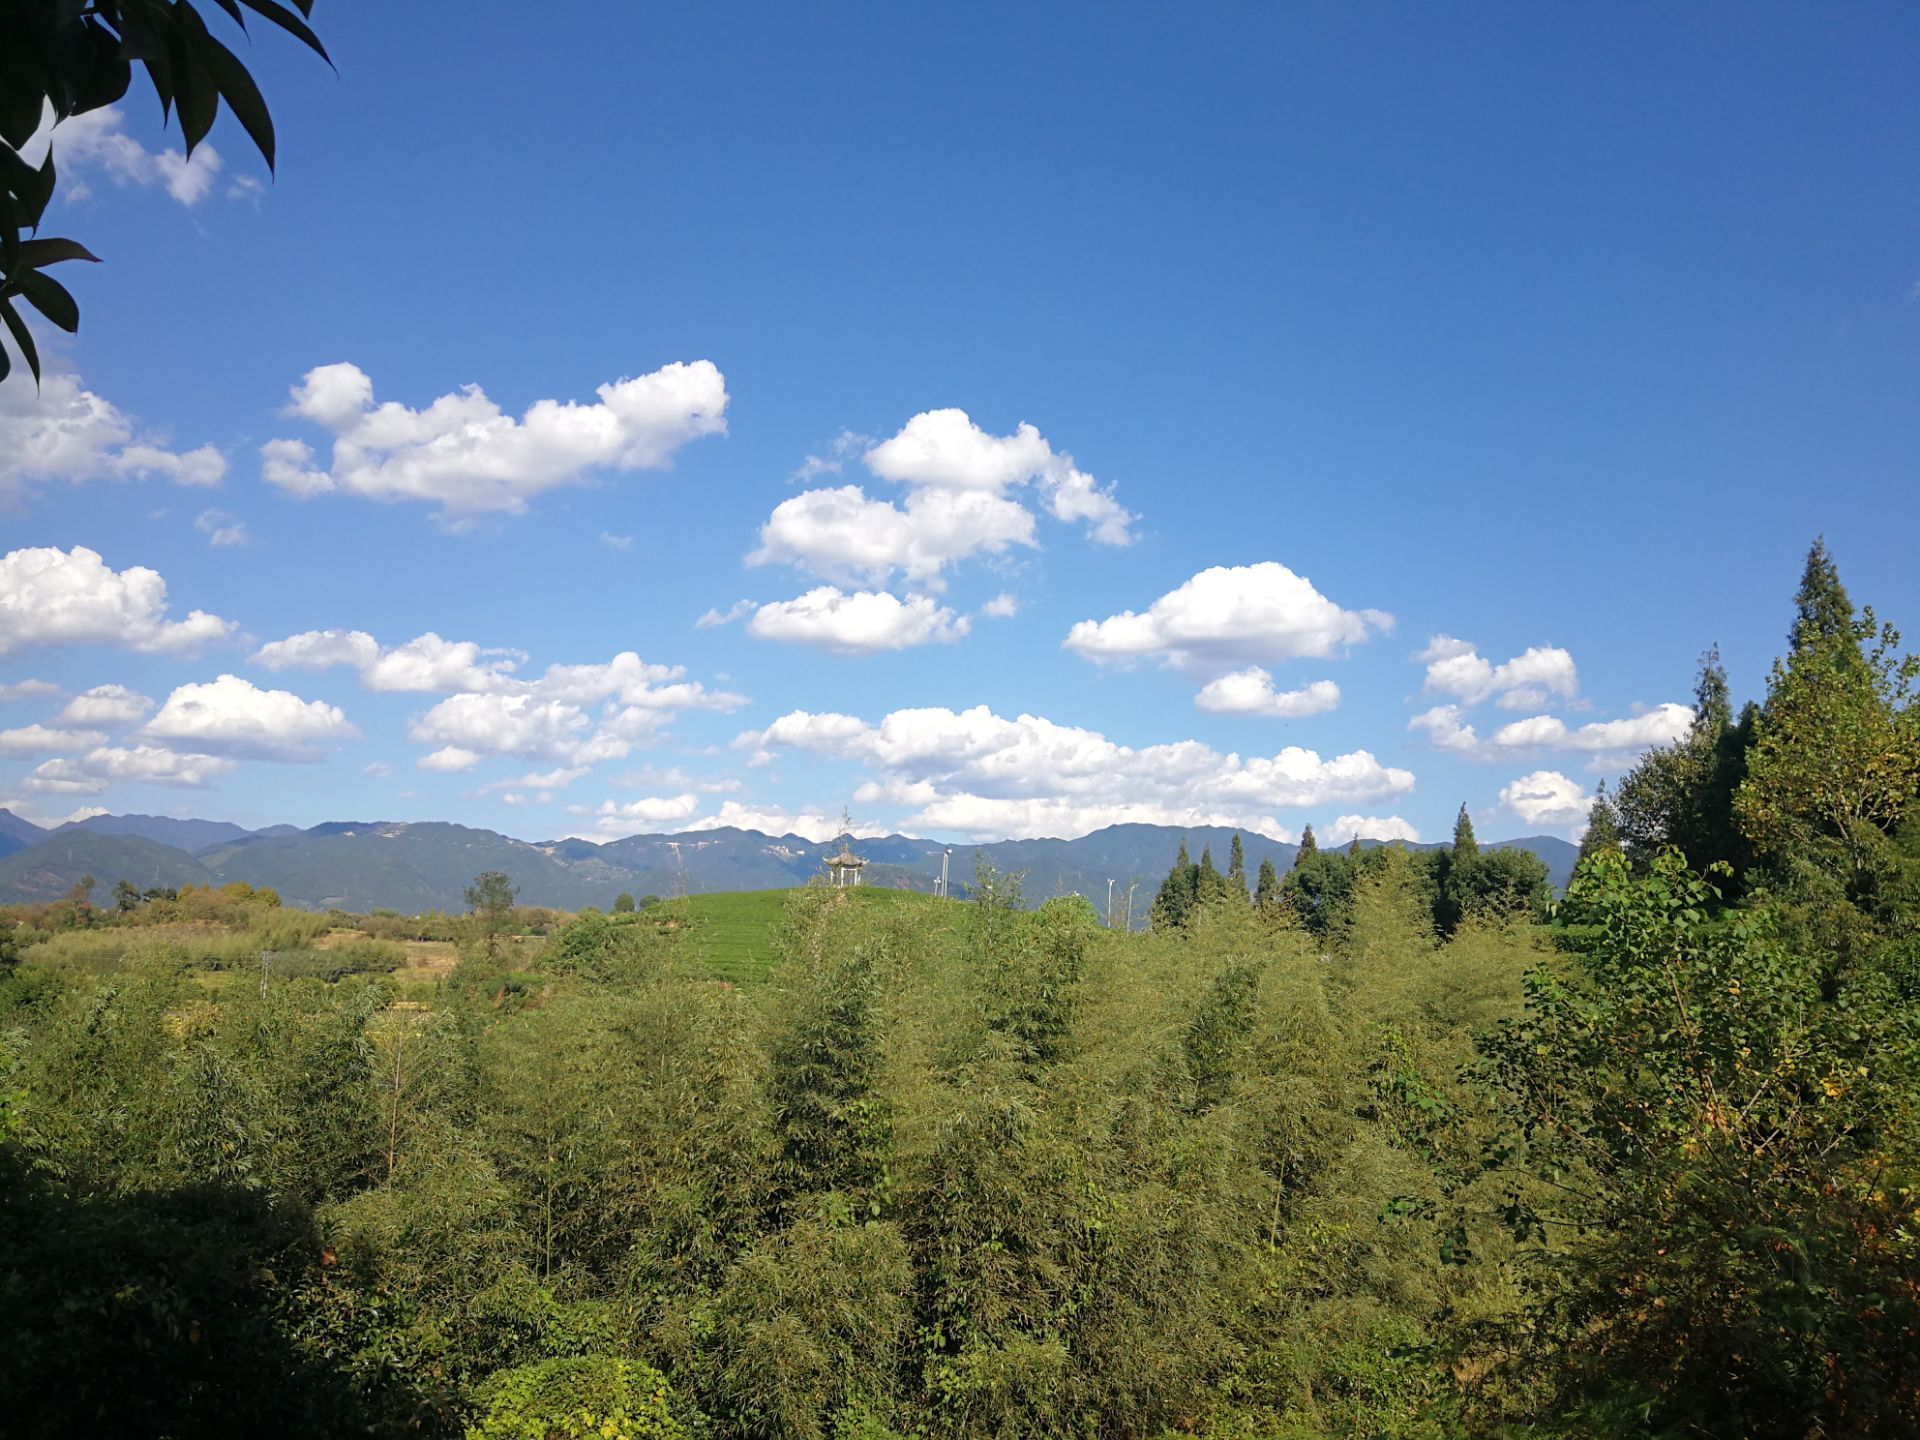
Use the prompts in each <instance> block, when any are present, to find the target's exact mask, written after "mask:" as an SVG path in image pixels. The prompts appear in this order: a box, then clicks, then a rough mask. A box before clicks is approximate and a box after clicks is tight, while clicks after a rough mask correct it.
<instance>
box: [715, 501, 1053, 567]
mask: <svg viewBox="0 0 1920 1440" xmlns="http://www.w3.org/2000/svg"><path fill="white" fill-rule="evenodd" d="M1035 544H1037V541H1036V540H1035V538H1034V518H1033V514H1032V512H1031V511H1029V510H1028V509H1026V507H1024V506H1022V505H1021V504H1019V503H1018V502H1017V501H1014V500H1011V499H1009V498H1008V497H1006V496H1005V495H993V494H988V493H985V492H982V491H978V490H931V489H929V490H917V491H914V492H913V493H912V494H910V495H908V496H907V498H906V501H905V503H904V504H902V505H894V504H892V503H891V502H890V501H886V500H874V499H871V498H869V497H868V495H867V493H866V492H865V491H864V490H862V489H861V488H860V487H859V486H858V485H840V486H835V487H834V488H832V489H830V490H809V491H807V492H806V493H805V494H802V495H796V496H794V497H793V499H791V500H784V501H782V502H781V503H780V504H779V505H777V506H775V507H774V511H773V514H772V515H771V516H770V517H769V518H768V520H767V523H766V524H765V525H763V526H761V527H760V546H759V548H758V549H757V550H755V551H753V553H751V554H750V555H748V556H747V563H748V564H749V565H771V564H775V563H781V564H788V565H794V566H797V567H798V568H800V569H802V570H806V571H808V572H810V573H811V574H814V575H818V576H819V577H821V578H822V579H824V580H830V581H834V582H836V583H840V584H862V583H864V584H870V585H883V584H885V583H886V582H887V580H888V579H889V578H890V577H892V576H893V575H894V574H895V573H896V572H897V573H899V574H902V575H904V576H905V577H906V579H907V580H908V582H909V583H911V584H916V585H924V586H926V587H927V588H928V589H934V590H938V589H941V588H944V581H943V580H942V578H941V574H942V572H943V571H944V570H945V569H946V568H947V567H948V566H950V565H952V564H954V563H956V562H957V561H961V560H966V559H970V558H972V557H973V556H975V555H998V554H1000V553H1001V552H1003V551H1004V550H1006V549H1007V548H1008V547H1009V546H1013V545H1024V546H1027V547H1029V548H1031V547H1033V546H1034V545H1035Z"/></svg>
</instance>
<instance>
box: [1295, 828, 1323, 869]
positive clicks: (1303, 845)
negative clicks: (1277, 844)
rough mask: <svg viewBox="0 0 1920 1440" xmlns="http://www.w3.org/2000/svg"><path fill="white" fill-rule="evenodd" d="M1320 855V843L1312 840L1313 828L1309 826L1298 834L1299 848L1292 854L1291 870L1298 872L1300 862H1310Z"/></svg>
mask: <svg viewBox="0 0 1920 1440" xmlns="http://www.w3.org/2000/svg"><path fill="white" fill-rule="evenodd" d="M1319 853H1320V842H1319V841H1318V840H1316V839H1314V838H1313V826H1311V825H1309V826H1307V828H1306V829H1304V830H1302V831H1301V832H1300V848H1299V849H1298V850H1296V851H1294V852H1293V868H1294V869H1296V870H1298V869H1299V868H1300V865H1301V862H1302V861H1306V860H1311V859H1312V858H1313V857H1314V856H1316V855H1318V854H1319Z"/></svg>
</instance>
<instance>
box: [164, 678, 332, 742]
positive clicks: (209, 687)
mask: <svg viewBox="0 0 1920 1440" xmlns="http://www.w3.org/2000/svg"><path fill="white" fill-rule="evenodd" d="M359 733H360V732H359V731H357V730H355V729H354V728H353V726H352V725H350V724H348V723H347V717H346V716H345V715H344V714H343V713H342V712H341V710H340V708H339V707H338V706H336V705H329V704H327V703H326V702H325V701H322V700H302V699H301V698H300V697H299V696H298V695H295V694H293V693H292V692H291V691H288V690H261V689H259V688H258V687H256V686H255V685H254V684H253V683H252V682H251V681H248V680H242V679H241V678H240V677H239V676H237V675H222V676H220V677H219V678H218V679H217V680H212V681H209V682H208V683H206V684H204V685H182V686H180V687H179V688H178V689H176V690H175V691H174V692H173V693H172V694H171V695H169V696H168V697H167V701H166V703H165V704H164V705H162V706H161V707H160V711H159V713H158V714H157V715H155V716H154V717H153V719H151V720H149V721H148V722H147V723H146V725H145V726H143V727H142V728H141V730H140V738H142V739H145V740H156V741H158V742H160V743H161V744H162V745H164V746H166V747H167V748H168V749H170V750H174V751H176V752H180V753H183V754H188V753H190V754H195V755H224V756H232V757H235V758H238V759H243V760H282V761H301V762H312V761H318V760H321V759H323V758H325V756H326V753H327V751H328V750H330V749H332V748H333V747H334V746H335V745H337V744H339V743H340V742H341V741H343V740H352V739H355V738H356V737H357V736H358V735H359Z"/></svg>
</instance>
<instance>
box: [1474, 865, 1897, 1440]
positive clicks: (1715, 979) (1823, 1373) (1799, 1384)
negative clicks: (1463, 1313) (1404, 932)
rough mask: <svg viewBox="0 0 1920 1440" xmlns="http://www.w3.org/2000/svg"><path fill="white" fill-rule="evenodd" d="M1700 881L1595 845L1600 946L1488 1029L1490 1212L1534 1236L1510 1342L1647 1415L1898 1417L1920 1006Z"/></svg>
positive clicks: (1532, 990) (1701, 1424)
mask: <svg viewBox="0 0 1920 1440" xmlns="http://www.w3.org/2000/svg"><path fill="white" fill-rule="evenodd" d="M1713 899H1714V896H1713V892H1712V890H1711V888H1710V887H1709V886H1708V884H1707V882H1706V881H1705V880H1703V879H1701V878H1699V877H1697V876H1694V875H1693V874H1691V873H1690V872H1688V871H1687V870H1686V868H1685V866H1684V863H1683V862H1682V860H1681V859H1680V857H1679V856H1678V854H1677V853H1676V852H1668V853H1667V854H1665V855H1663V856H1658V857H1656V858H1655V860H1654V862H1653V865H1652V867H1651V870H1650V872H1649V873H1648V874H1646V875H1644V876H1635V875H1633V874H1632V873H1631V872H1630V871H1629V869H1628V868H1627V866H1626V864H1625V862H1624V861H1623V860H1622V859H1621V858H1620V857H1617V856H1600V857H1597V858H1596V859H1595V860H1593V861H1592V862H1590V863H1589V864H1588V865H1586V866H1584V867H1583V868H1582V870H1581V872H1580V875H1579V876H1578V878H1577V880H1576V883H1575V886H1574V889H1573V892H1572V893H1571V894H1570V895H1569V898H1568V904H1569V906H1570V907H1572V908H1573V909H1575V910H1576V911H1577V912H1578V913H1579V914H1580V915H1581V916H1582V917H1583V918H1585V919H1586V920H1587V921H1588V922H1589V923H1591V924H1593V925H1595V926H1596V927H1598V929H1599V931H1600V934H1601V936H1602V940H1601V943H1600V944H1598V945H1597V946H1595V947H1594V948H1593V949H1592V950H1591V951H1590V952H1589V953H1588V954H1587V955H1586V956H1584V957H1583V959H1582V964H1581V966H1580V968H1579V969H1578V971H1577V972H1576V973H1574V974H1572V975H1568V976H1565V977H1561V976H1556V975H1553V974H1549V973H1539V974H1536V975H1535V976H1533V977H1531V978H1530V980H1529V984H1528V995H1527V1010H1526V1014H1525V1016H1524V1018H1522V1019H1519V1020H1515V1021H1512V1022H1509V1023H1508V1024H1506V1025H1505V1026H1503V1027H1502V1028H1501V1029H1500V1031H1498V1032H1497V1033H1496V1034H1495V1035H1493V1036H1492V1037H1490V1038H1489V1039H1488V1040H1487V1041H1486V1042H1485V1044H1484V1046H1483V1047H1482V1050H1483V1059H1482V1062H1481V1068H1480V1074H1481V1076H1482V1078H1483V1080H1484V1082H1485V1084H1486V1085H1487V1086H1488V1087H1489V1092H1490V1094H1491V1095H1492V1096H1493V1098H1494V1102H1495V1105H1496V1113H1497V1114H1498V1116H1499V1118H1500V1120H1501V1121H1502V1122H1503V1129H1502V1132H1501V1133H1500V1135H1499V1136H1498V1138H1497V1139H1495V1140H1494V1141H1493V1142H1492V1143H1491V1144H1490V1145H1489V1146H1488V1148H1487V1151H1486V1160H1485V1164H1486V1166H1487V1168H1488V1169H1489V1170H1490V1171H1491V1172H1493V1173H1494V1174H1496V1175H1499V1176H1504V1177H1506V1178H1507V1181H1508V1183H1507V1184H1506V1185H1505V1187H1504V1198H1503V1200H1502V1202H1501V1205H1500V1207H1499V1208H1500V1212H1501V1213H1502V1215H1503V1217H1504V1219H1505V1221H1506V1223H1507V1225H1508V1227H1509V1228H1510V1229H1511V1231H1512V1232H1513V1233H1514V1234H1515V1235H1516V1236H1517V1237H1519V1238H1520V1239H1522V1240H1531V1241H1534V1242H1540V1241H1547V1242H1548V1243H1549V1245H1550V1248H1549V1249H1547V1250H1546V1251H1545V1252H1543V1253H1541V1254H1540V1255H1539V1271H1538V1274H1539V1285H1540V1297H1539V1299H1538V1300H1537V1301H1536V1302H1535V1304H1534V1306H1533V1308H1532V1313H1531V1315H1530V1317H1529V1322H1530V1323H1529V1325H1528V1327H1527V1328H1526V1329H1525V1330H1524V1331H1518V1332H1516V1334H1517V1335H1520V1336H1523V1337H1524V1340H1523V1341H1522V1342H1520V1343H1522V1344H1523V1347H1524V1356H1523V1358H1522V1359H1521V1360H1520V1362H1519V1363H1520V1364H1522V1365H1523V1366H1525V1367H1527V1368H1528V1370H1529V1371H1530V1373H1531V1375H1532V1377H1533V1378H1534V1379H1536V1380H1546V1381H1549V1382H1550V1383H1551V1384H1552V1385H1553V1386H1554V1387H1555V1394H1556V1395H1557V1396H1558V1397H1559V1401H1560V1403H1562V1404H1573V1403H1575V1402H1582V1403H1585V1402H1606V1403H1612V1402H1615V1401H1620V1400H1631V1401H1632V1403H1633V1404H1634V1405H1635V1406H1636V1407H1637V1408H1639V1409H1640V1410H1641V1411H1642V1413H1643V1414H1645V1415H1646V1416H1647V1422H1648V1429H1649V1430H1650V1431H1653V1432H1658V1433H1688V1434H1700V1435H1710V1436H1729V1437H1731V1436H1770V1435H1778V1436H1783V1437H1784V1436H1796V1437H1797V1436H1802V1435H1805V1434H1807V1433H1810V1432H1811V1433H1827V1434H1851V1435H1872V1434H1888V1435H1892V1434H1904V1433H1910V1431H1911V1428H1912V1426H1913V1425H1914V1424H1915V1423H1916V1421H1920V1350H1917V1349H1916V1348H1915V1347H1914V1345H1913V1340H1912V1337H1913V1336H1914V1335H1915V1334H1916V1333H1920V1295H1916V1293H1915V1291H1914V1288H1913V1284H1912V1277H1913V1275H1914V1274H1915V1273H1916V1269H1915V1267H1916V1265H1920V1239H1916V1232H1915V1230H1914V1228H1913V1225H1912V1215H1911V1212H1912V1210H1913V1204H1914V1196H1915V1193H1916V1191H1915V1187H1916V1186H1920V1128H1917V1121H1920V1116H1917V1114H1916V1110H1917V1105H1916V1102H1917V1101H1920V1028H1917V1027H1916V1022H1915V1015H1914V1012H1913V1010H1912V1008H1911V1007H1910V1006H1908V1005H1906V1004H1904V1003H1901V1002H1900V1001H1898V1000H1897V998H1896V997H1894V996H1893V995H1892V994H1891V992H1890V989H1889V987H1887V986H1885V985H1884V983H1882V982H1881V981H1880V980H1879V978H1878V977H1870V978H1866V979H1863V980H1862V981H1860V982H1859V983H1858V984H1855V985H1852V986H1849V987H1848V988H1847V989H1846V990H1845V991H1844V992H1843V993H1842V994H1840V995H1839V996H1837V997H1834V998H1828V997H1827V995H1826V994H1824V993H1823V987H1822V975H1821V972H1822V965H1821V962H1820V960H1819V958H1818V957H1817V956H1812V955H1807V954H1796V953H1794V952H1793V951H1791V950H1789V949H1787V948H1786V947H1784V946H1783V945H1782V944H1781V943H1780V940H1779V937H1778V934H1777V929H1776V927H1775V926H1774V924H1773V922H1772V918H1771V917H1770V916H1769V915H1768V914H1767V913H1766V912H1765V911H1764V910H1761V911H1754V912H1751V913H1743V914H1738V915H1734V916H1731V917H1724V918H1718V917H1715V916H1714V915H1713V914H1712V902H1713Z"/></svg>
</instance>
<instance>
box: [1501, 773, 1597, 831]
mask: <svg viewBox="0 0 1920 1440" xmlns="http://www.w3.org/2000/svg"><path fill="white" fill-rule="evenodd" d="M1500 803H1501V805H1502V806H1504V807H1505V808H1506V809H1508V810H1511V811H1512V812H1513V813H1514V814H1515V815H1518V816H1519V817H1520V818H1521V819H1522V820H1524V821H1526V822H1527V823H1528V824H1529V825H1566V824H1571V823H1573V822H1575V821H1580V820H1584V819H1586V816H1587V812H1588V811H1589V810H1590V809H1592V808H1593V797H1592V796H1591V795H1588V794H1587V793H1586V792H1585V791H1583V790H1582V789H1581V788H1580V785H1579V782H1578V781H1575V780H1570V779H1568V778H1567V777H1566V776H1565V775H1562V774H1561V773H1560V772H1559V771H1558V770H1535V771H1534V772H1533V773H1532V774H1530V775H1522V776H1521V777H1520V778H1519V779H1517V780H1514V781H1513V782H1511V783H1510V784H1507V785H1504V786H1502V787H1501V790H1500Z"/></svg>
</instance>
